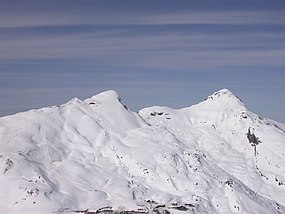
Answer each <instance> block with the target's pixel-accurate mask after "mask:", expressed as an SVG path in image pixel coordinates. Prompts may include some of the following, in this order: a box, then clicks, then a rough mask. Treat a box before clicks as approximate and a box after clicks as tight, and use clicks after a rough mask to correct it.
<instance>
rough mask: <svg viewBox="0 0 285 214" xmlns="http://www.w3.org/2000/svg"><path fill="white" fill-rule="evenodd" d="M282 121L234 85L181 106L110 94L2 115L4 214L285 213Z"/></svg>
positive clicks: (0, 207) (1, 205)
mask: <svg viewBox="0 0 285 214" xmlns="http://www.w3.org/2000/svg"><path fill="white" fill-rule="evenodd" d="M283 126H284V124H278V123H276V122H274V121H271V120H267V119H263V118H260V117H258V116H257V115H255V114H254V113H252V112H250V111H249V110H247V109H246V107H245V105H244V104H243V103H242V102H241V101H240V100H239V99H238V98H237V97H236V96H235V95H234V94H233V93H231V92H230V91H228V90H226V89H223V90H220V91H218V92H216V93H214V94H213V95H211V96H209V97H208V99H207V100H205V101H203V102H201V103H199V104H197V105H194V106H191V107H188V108H184V109H179V110H176V109H171V108H167V107H158V106H155V107H150V108H146V109H142V110H141V111H139V113H138V114H137V113H134V112H131V111H130V110H129V109H128V108H127V107H126V105H124V104H123V103H122V101H121V99H120V97H119V95H118V94H117V93H116V92H115V91H106V92H103V93H100V94H98V95H95V96H93V97H91V98H88V99H86V100H84V101H81V100H79V99H76V98H74V99H72V100H71V101H69V102H67V103H65V104H63V105H59V106H54V107H50V108H43V109H39V110H31V111H28V112H24V113H19V114H16V115H12V116H7V117H3V118H0V169H2V173H0V183H1V184H5V185H0V198H1V200H0V213H74V212H75V211H84V210H86V209H89V210H91V211H92V210H93V211H94V212H95V211H97V212H104V211H107V210H109V211H110V210H111V211H114V212H115V211H128V210H135V211H139V212H145V213H147V212H157V213H163V212H166V211H168V212H170V213H176V212H177V213H181V212H186V213H199V212H201V213H285V207H284V205H285V195H284V192H285V185H284V181H285V171H284V168H285V158H284V153H285V145H284V144H285V133H284V130H283V128H282V127H283ZM111 211H110V212H111Z"/></svg>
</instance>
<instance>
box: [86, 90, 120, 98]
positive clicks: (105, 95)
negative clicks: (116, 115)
mask: <svg viewBox="0 0 285 214" xmlns="http://www.w3.org/2000/svg"><path fill="white" fill-rule="evenodd" d="M91 99H96V100H120V96H119V94H118V93H117V92H116V91H115V90H108V91H103V92H101V93H99V94H96V95H94V96H92V98H91Z"/></svg>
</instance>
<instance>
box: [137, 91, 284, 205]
mask: <svg viewBox="0 0 285 214" xmlns="http://www.w3.org/2000/svg"><path fill="white" fill-rule="evenodd" d="M139 114H140V115H141V116H142V117H143V118H144V119H145V120H146V121H147V122H148V123H149V124H151V125H152V126H156V127H164V128H165V129H167V130H168V131H169V132H171V133H172V134H173V135H174V136H175V137H176V138H177V139H179V140H180V141H181V142H184V143H186V144H187V146H189V147H192V148H193V149H194V148H196V149H199V150H200V151H203V153H204V154H206V156H207V157H211V158H212V161H213V162H214V163H215V165H217V166H219V167H220V168H221V169H223V170H225V171H226V172H228V173H229V174H231V175H233V176H234V177H235V178H238V179H239V180H240V181H242V182H243V183H244V184H246V185H247V186H250V187H251V188H252V189H253V190H254V191H256V192H258V193H259V194H261V195H264V196H266V197H268V198H273V199H274V200H276V201H278V202H280V203H282V204H284V203H285V200H284V199H285V195H284V190H285V188H284V187H285V186H284V179H285V177H284V170H283V169H282V168H281V167H280V165H284V164H285V161H284V160H285V158H284V157H285V156H284V149H285V132H284V130H283V129H282V128H280V127H282V126H281V125H279V126H280V127H279V126H278V123H276V122H274V121H270V120H267V119H264V118H261V117H259V116H258V115H256V114H254V113H252V112H250V111H249V110H248V109H247V108H246V107H245V105H244V104H243V103H242V101H241V100H240V99H239V98H238V97H237V96H235V95H234V94H233V93H232V92H230V91H229V90H226V89H223V90H220V91H218V92H216V93H214V94H213V95H211V96H209V97H208V98H207V99H206V100H205V101H203V102H201V103H199V104H197V105H194V106H191V107H188V108H184V109H180V110H175V109H170V108H167V107H151V108H146V109H142V110H141V111H140V112H139ZM253 139H254V140H253Z"/></svg>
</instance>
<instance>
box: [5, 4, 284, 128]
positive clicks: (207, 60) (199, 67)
mask: <svg viewBox="0 0 285 214" xmlns="http://www.w3.org/2000/svg"><path fill="white" fill-rule="evenodd" d="M223 88H227V89H229V90H231V91H232V92H233V93H234V94H236V95H237V96H238V97H240V98H241V99H242V100H243V102H244V103H245V105H246V106H247V107H248V109H249V110H251V111H253V112H255V113H257V114H259V115H260V116H262V117H267V118H271V119H273V120H276V121H279V122H283V123H285V110H284V109H285V95H284V94H285V1H284V0H280V1H276V0H270V1H269V0H255V1H251V0H246V1H245V0H239V1H235V0H217V1H211V0H196V1H193V0H185V1H184V0H177V1H173V0H172V1H169V0H144V1H142V0H127V1H126V0H120V1H118V0H80V1H78V0H48V1H38V0H9V1H4V0H0V116H4V115H10V114H14V113H17V112H22V111H26V110H29V109H35V108H41V107H45V106H52V105H57V104H61V103H65V102H67V101H68V100H70V99H72V98H73V97H77V98H79V99H82V100H83V99H85V98H88V97H91V96H93V95H95V94H98V93H100V92H102V91H106V90H109V89H113V90H116V91H117V92H118V93H119V94H120V96H121V98H122V100H123V101H124V103H125V104H126V105H127V106H128V107H129V108H130V109H131V110H132V111H138V110H139V109H141V108H144V107H147V106H154V105H160V106H169V107H173V108H182V107H187V106H191V105H193V104H196V103H198V102H201V101H203V100H204V99H205V98H206V97H207V96H209V95H211V94H212V93H214V92H215V91H218V90H220V89H223Z"/></svg>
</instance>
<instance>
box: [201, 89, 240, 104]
mask: <svg viewBox="0 0 285 214" xmlns="http://www.w3.org/2000/svg"><path fill="white" fill-rule="evenodd" d="M201 104H203V105H207V106H208V105H210V106H212V105H213V106H215V107H218V108H228V107H231V108H232V107H234V108H236V107H245V105H244V103H243V102H242V100H241V99H240V98H239V97H238V96H236V95H235V94H234V93H233V92H231V91H230V90H228V89H221V90H219V91H217V92H215V93H213V94H212V95H210V96H208V97H207V98H206V99H205V101H204V102H202V103H201Z"/></svg>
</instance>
